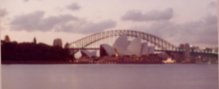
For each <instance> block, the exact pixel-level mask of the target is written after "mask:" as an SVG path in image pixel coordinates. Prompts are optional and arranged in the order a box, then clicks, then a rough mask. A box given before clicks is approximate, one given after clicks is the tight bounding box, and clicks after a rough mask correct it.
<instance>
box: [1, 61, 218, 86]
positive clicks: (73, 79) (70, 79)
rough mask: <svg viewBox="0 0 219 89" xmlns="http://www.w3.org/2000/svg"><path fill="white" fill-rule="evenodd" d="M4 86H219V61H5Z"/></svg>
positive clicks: (3, 67)
mask: <svg viewBox="0 0 219 89" xmlns="http://www.w3.org/2000/svg"><path fill="white" fill-rule="evenodd" d="M2 69H3V70H2V72H3V73H2V79H3V84H2V85H3V89H217V88H218V87H217V84H218V78H217V76H218V74H217V65H175V64H173V65H3V66H2Z"/></svg>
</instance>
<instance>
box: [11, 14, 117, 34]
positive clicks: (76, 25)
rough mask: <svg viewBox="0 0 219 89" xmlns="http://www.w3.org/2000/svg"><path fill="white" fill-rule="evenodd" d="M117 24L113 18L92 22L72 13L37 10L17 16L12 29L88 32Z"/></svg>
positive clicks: (12, 23)
mask: <svg viewBox="0 0 219 89" xmlns="http://www.w3.org/2000/svg"><path fill="white" fill-rule="evenodd" d="M115 26H116V22H114V21H112V20H104V21H100V22H91V21H87V20H84V19H80V18H78V17H74V16H72V15H68V14H67V15H58V16H50V17H45V13H44V12H43V11H36V12H33V13H30V14H25V15H21V16H17V17H15V18H14V19H13V20H12V22H11V28H12V30H16V31H19V30H24V31H29V32H31V31H62V32H75V33H80V34H87V33H93V32H99V31H103V30H105V29H108V28H113V27H115Z"/></svg>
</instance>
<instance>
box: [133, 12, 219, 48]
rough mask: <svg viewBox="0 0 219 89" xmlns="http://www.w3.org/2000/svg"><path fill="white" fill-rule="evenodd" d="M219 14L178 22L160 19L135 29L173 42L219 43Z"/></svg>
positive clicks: (205, 44) (214, 44)
mask: <svg viewBox="0 0 219 89" xmlns="http://www.w3.org/2000/svg"><path fill="white" fill-rule="evenodd" d="M217 24H218V21H217V16H212V15H209V16H207V17H205V18H203V19H202V20H199V21H194V22H187V23H183V24H176V23H173V22H170V21H158V22H155V23H154V24H152V25H151V26H150V27H145V26H140V27H137V28H135V29H139V30H141V31H144V32H147V33H151V34H154V35H156V36H159V37H161V38H163V39H166V40H168V41H170V42H171V43H177V44H179V43H187V42H188V43H190V44H194V45H202V46H207V45H211V46H217V45H218V31H217V29H218V27H217Z"/></svg>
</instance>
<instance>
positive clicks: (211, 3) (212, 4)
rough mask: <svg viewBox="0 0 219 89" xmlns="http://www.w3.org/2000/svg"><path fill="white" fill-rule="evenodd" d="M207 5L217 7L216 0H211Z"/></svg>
mask: <svg viewBox="0 0 219 89" xmlns="http://www.w3.org/2000/svg"><path fill="white" fill-rule="evenodd" d="M209 7H212V8H217V7H218V1H212V2H210V3H209Z"/></svg>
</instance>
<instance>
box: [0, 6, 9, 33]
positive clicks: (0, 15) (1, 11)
mask: <svg viewBox="0 0 219 89" xmlns="http://www.w3.org/2000/svg"><path fill="white" fill-rule="evenodd" d="M7 14H8V13H7V11H6V10H5V9H0V30H3V29H4V22H3V19H4V17H5V16H6V15H7Z"/></svg>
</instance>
